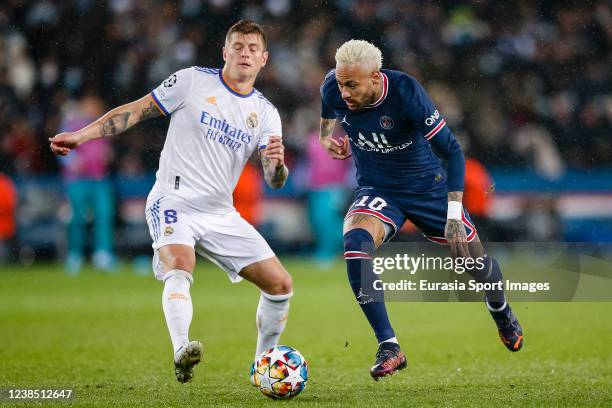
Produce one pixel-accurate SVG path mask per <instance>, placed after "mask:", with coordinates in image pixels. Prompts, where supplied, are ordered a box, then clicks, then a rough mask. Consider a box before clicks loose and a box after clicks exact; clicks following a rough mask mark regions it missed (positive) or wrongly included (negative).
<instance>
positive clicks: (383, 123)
mask: <svg viewBox="0 0 612 408" xmlns="http://www.w3.org/2000/svg"><path fill="white" fill-rule="evenodd" d="M380 127H381V128H383V129H387V130H389V129H391V128H392V127H393V119H391V118H390V117H389V116H387V115H383V116H381V117H380Z"/></svg>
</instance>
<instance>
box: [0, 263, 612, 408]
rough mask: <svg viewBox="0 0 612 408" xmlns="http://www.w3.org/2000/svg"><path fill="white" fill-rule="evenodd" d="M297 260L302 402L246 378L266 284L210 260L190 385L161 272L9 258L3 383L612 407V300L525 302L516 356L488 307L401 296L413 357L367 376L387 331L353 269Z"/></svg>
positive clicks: (318, 399)
mask: <svg viewBox="0 0 612 408" xmlns="http://www.w3.org/2000/svg"><path fill="white" fill-rule="evenodd" d="M285 265H286V267H287V269H288V270H289V271H290V272H291V273H292V275H293V278H294V287H295V296H294V298H293V300H292V306H291V313H290V318H289V323H288V326H287V329H286V331H285V333H284V335H283V337H282V339H281V340H282V341H281V342H282V343H284V344H288V345H291V346H293V347H295V348H297V349H298V350H300V351H301V352H302V353H303V354H304V356H305V357H306V359H307V360H308V361H309V364H310V379H309V383H308V386H307V388H306V390H305V391H304V392H303V393H302V395H300V396H299V397H297V398H295V399H293V400H291V401H272V400H268V399H267V398H266V397H265V396H263V395H262V394H260V393H259V391H258V390H257V389H255V388H254V387H252V386H251V385H250V384H249V381H248V370H249V364H250V362H251V359H252V358H253V353H254V347H255V340H256V329H255V308H256V304H257V299H258V296H259V294H258V291H257V290H256V288H255V287H253V286H252V285H250V284H249V283H247V282H243V283H240V284H234V285H233V284H231V283H229V281H228V280H227V278H226V277H225V274H224V273H223V272H221V271H220V270H219V269H217V268H216V267H214V266H213V265H211V264H209V263H205V262H203V261H201V260H199V265H198V268H197V270H196V273H195V285H194V286H193V288H192V298H193V302H194V320H193V322H192V326H191V338H192V339H199V340H201V341H202V342H203V343H204V349H205V351H204V360H203V363H202V364H201V365H200V366H199V367H198V368H197V370H196V375H195V378H194V380H193V382H192V383H190V384H185V385H182V384H179V383H177V382H176V380H175V379H174V373H173V367H172V356H171V346H170V340H169V337H168V334H167V330H166V327H165V322H164V318H163V314H162V310H161V291H162V284H161V283H160V282H157V281H155V280H154V279H153V277H152V276H138V275H135V274H132V273H131V272H130V270H128V269H127V268H126V269H125V270H122V271H120V273H118V274H114V275H106V274H102V273H98V272H95V271H92V270H86V271H85V272H84V273H83V274H81V275H80V276H78V277H68V276H65V275H64V274H63V272H62V269H61V267H60V266H57V265H36V266H33V267H30V268H27V269H26V268H17V267H5V266H3V267H1V269H0V288H1V290H0V294H1V296H0V386H2V387H18V388H26V387H27V388H46V387H69V388H74V390H75V397H74V399H73V400H72V401H71V402H68V403H61V404H63V405H62V406H79V407H80V406H100V407H114V406H116V407H129V406H138V407H151V406H166V407H189V406H194V407H195V406H247V405H248V406H272V405H273V404H294V405H296V406H325V407H327V406H352V407H357V406H384V407H396V406H451V407H465V406H483V407H492V406H572V407H573V406H611V405H612V317H611V316H612V303H521V304H518V303H517V304H515V305H514V309H515V311H516V313H517V315H518V316H519V318H520V320H521V323H522V324H523V327H524V329H525V334H526V335H525V347H524V348H523V350H521V351H520V352H519V353H515V354H513V353H510V352H509V351H507V350H506V349H505V348H504V347H503V346H502V344H501V342H500V341H499V339H498V337H497V333H496V330H495V328H494V325H493V322H492V320H491V319H490V317H489V316H488V314H487V312H486V310H485V308H484V305H483V304H480V303H392V304H390V305H389V313H390V316H391V319H392V322H393V323H394V326H395V329H396V331H397V336H398V338H399V339H400V341H401V343H402V347H403V349H404V352H405V353H406V355H407V357H408V364H409V366H408V369H406V370H404V371H402V372H400V373H399V374H397V375H395V376H393V377H390V378H388V379H385V380H383V381H381V382H378V383H377V382H374V381H373V380H372V379H371V378H370V377H369V374H368V369H369V367H370V365H371V364H372V362H373V360H374V353H375V352H376V344H375V339H374V338H373V336H372V334H371V331H370V328H369V326H368V325H367V322H366V321H365V319H364V318H363V317H362V315H361V312H360V310H359V308H358V306H357V304H356V303H355V301H354V299H352V296H351V292H350V289H349V287H348V283H347V282H346V277H345V272H344V267H343V265H342V264H341V263H338V265H337V266H336V267H335V268H334V269H332V270H330V271H322V270H318V269H317V268H316V267H315V266H314V265H313V264H312V263H310V262H308V260H307V259H296V258H291V259H286V260H285ZM1 404H2V403H0V405H1ZM58 404H59V403H53V402H44V403H41V404H40V405H42V406H51V405H58ZM4 405H5V406H24V404H18V403H13V402H11V403H6V402H5V403H4ZM29 405H30V406H31V405H33V404H29Z"/></svg>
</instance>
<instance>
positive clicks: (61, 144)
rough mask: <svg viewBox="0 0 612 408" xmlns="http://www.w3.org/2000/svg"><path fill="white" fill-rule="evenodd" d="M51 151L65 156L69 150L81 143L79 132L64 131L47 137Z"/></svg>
mask: <svg viewBox="0 0 612 408" xmlns="http://www.w3.org/2000/svg"><path fill="white" fill-rule="evenodd" d="M49 142H51V151H52V152H53V153H55V154H59V155H60V156H65V155H67V154H68V152H70V150H72V149H74V148H76V147H77V146H78V145H80V144H81V143H83V140H82V137H81V136H80V134H79V132H64V133H60V134H59V135H56V136H54V137H50V138H49Z"/></svg>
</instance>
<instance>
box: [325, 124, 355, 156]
mask: <svg viewBox="0 0 612 408" xmlns="http://www.w3.org/2000/svg"><path fill="white" fill-rule="evenodd" d="M335 126H336V119H325V118H321V130H320V133H319V142H320V143H321V146H323V148H324V149H325V151H326V152H327V153H329V155H330V156H331V157H332V159H336V160H344V159H347V158H349V157H351V154H352V153H351V151H350V149H349V141H348V136H345V137H344V139H342V142H339V141H338V140H336V139H334V138H333V137H332V134H333V133H334V127H335Z"/></svg>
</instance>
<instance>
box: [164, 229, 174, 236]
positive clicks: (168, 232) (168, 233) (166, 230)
mask: <svg viewBox="0 0 612 408" xmlns="http://www.w3.org/2000/svg"><path fill="white" fill-rule="evenodd" d="M173 232H174V228H172V227H166V229H165V230H164V235H165V236H168V235H172V233H173Z"/></svg>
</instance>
